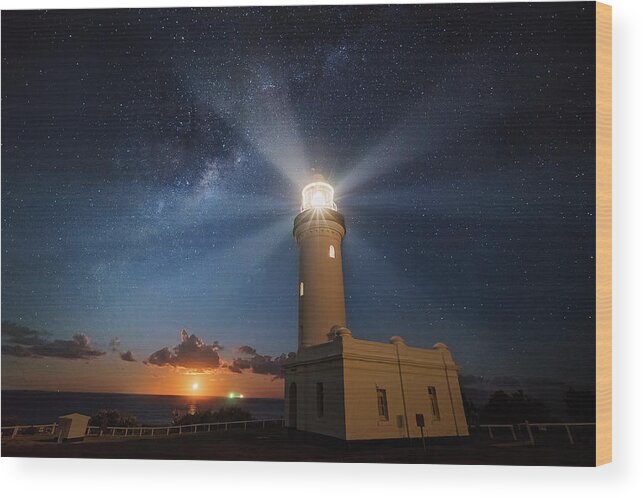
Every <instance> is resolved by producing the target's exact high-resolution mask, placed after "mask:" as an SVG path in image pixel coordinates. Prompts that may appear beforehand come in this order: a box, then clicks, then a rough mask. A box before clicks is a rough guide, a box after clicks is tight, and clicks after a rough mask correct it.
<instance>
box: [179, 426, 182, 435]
mask: <svg viewBox="0 0 643 498" xmlns="http://www.w3.org/2000/svg"><path fill="white" fill-rule="evenodd" d="M179 434H183V426H182V425H179Z"/></svg>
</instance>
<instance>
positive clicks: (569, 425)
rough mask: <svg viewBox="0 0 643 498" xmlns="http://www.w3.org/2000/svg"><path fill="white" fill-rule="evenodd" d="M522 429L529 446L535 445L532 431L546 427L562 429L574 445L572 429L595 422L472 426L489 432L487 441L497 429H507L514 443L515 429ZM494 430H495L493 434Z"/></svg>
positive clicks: (589, 425)
mask: <svg viewBox="0 0 643 498" xmlns="http://www.w3.org/2000/svg"><path fill="white" fill-rule="evenodd" d="M523 427H524V428H525V431H526V432H527V436H528V438H529V444H531V445H535V444H536V438H535V437H534V431H533V429H534V428H536V429H538V430H539V431H546V430H547V427H555V428H564V429H565V432H566V433H567V439H568V440H569V442H570V444H575V443H576V441H575V440H574V436H573V433H572V428H576V427H596V423H595V422H529V421H528V420H525V421H524V422H521V423H519V424H481V425H475V426H472V428H480V429H487V431H488V432H489V439H494V438H495V437H496V435H497V433H498V432H500V431H499V429H505V430H507V429H508V430H509V431H510V433H511V437H512V438H513V440H514V441H518V437H517V435H516V429H521V428H523ZM494 429H496V432H495V433H494Z"/></svg>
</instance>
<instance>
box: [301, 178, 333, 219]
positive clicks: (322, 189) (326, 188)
mask: <svg viewBox="0 0 643 498" xmlns="http://www.w3.org/2000/svg"><path fill="white" fill-rule="evenodd" d="M314 180H315V181H313V182H312V183H309V184H308V185H306V186H305V187H304V190H302V192H301V210H302V211H306V210H307V209H332V210H334V211H337V205H336V204H335V202H334V201H333V197H334V196H335V190H334V189H333V187H331V186H330V185H329V184H328V183H326V181H325V180H324V177H323V176H321V175H315V177H314Z"/></svg>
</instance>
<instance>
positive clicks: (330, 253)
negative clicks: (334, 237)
mask: <svg viewBox="0 0 643 498" xmlns="http://www.w3.org/2000/svg"><path fill="white" fill-rule="evenodd" d="M328 255H329V256H330V257H331V258H333V259H335V246H334V245H332V244H331V246H330V249H329V250H328Z"/></svg>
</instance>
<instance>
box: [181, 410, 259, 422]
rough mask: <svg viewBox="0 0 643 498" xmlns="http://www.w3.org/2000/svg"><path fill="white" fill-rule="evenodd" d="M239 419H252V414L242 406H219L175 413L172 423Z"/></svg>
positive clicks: (234, 420)
mask: <svg viewBox="0 0 643 498" xmlns="http://www.w3.org/2000/svg"><path fill="white" fill-rule="evenodd" d="M239 420H252V414H251V413H250V412H249V411H248V410H244V409H243V408H239V407H237V406H230V407H225V408H220V409H219V410H217V411H213V410H207V411H204V412H196V413H194V414H189V413H188V414H185V415H181V414H178V413H177V414H174V416H173V418H172V421H173V422H174V425H191V424H210V423H212V424H214V423H217V422H237V421H239Z"/></svg>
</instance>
